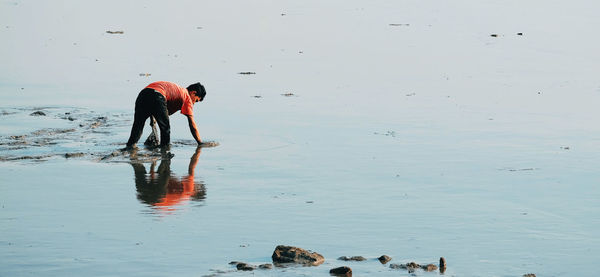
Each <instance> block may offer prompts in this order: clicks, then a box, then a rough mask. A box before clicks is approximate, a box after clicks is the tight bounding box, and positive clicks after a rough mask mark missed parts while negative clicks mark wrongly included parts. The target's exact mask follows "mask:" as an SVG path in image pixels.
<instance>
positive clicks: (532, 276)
mask: <svg viewBox="0 0 600 277" xmlns="http://www.w3.org/2000/svg"><path fill="white" fill-rule="evenodd" d="M523 277H535V274H533V273H527V274H524V275H523Z"/></svg>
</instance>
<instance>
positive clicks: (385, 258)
mask: <svg viewBox="0 0 600 277" xmlns="http://www.w3.org/2000/svg"><path fill="white" fill-rule="evenodd" d="M377 259H378V260H379V262H381V263H382V264H387V263H388V262H389V261H391V260H392V257H390V256H388V255H382V256H381V257H379V258H377Z"/></svg>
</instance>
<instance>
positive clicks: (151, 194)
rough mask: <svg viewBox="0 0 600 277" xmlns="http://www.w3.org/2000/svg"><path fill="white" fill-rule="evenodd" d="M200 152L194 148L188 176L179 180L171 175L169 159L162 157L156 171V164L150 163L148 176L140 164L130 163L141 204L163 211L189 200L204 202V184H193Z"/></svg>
mask: <svg viewBox="0 0 600 277" xmlns="http://www.w3.org/2000/svg"><path fill="white" fill-rule="evenodd" d="M200 152H201V148H200V147H198V148H196V152H195V153H194V155H193V156H192V158H191V159H190V165H189V167H188V175H187V176H184V177H181V179H179V178H177V177H176V176H173V174H171V160H170V158H165V157H163V159H162V160H161V161H160V165H159V166H158V169H156V170H155V166H156V162H152V165H151V166H150V173H149V175H148V176H147V175H146V168H145V167H144V165H143V164H142V163H141V162H139V161H132V162H131V166H132V167H133V171H134V173H135V187H136V189H137V192H138V199H139V200H140V201H142V202H143V203H146V204H149V205H152V206H155V207H162V208H164V209H172V208H171V207H172V206H174V205H177V204H179V203H182V202H185V201H188V200H190V199H192V200H204V199H205V198H206V190H205V188H204V184H201V183H198V184H196V183H194V169H195V168H196V164H197V163H198V157H199V156H200Z"/></svg>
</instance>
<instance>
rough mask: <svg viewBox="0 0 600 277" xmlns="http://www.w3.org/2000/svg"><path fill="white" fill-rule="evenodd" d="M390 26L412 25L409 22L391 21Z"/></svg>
mask: <svg viewBox="0 0 600 277" xmlns="http://www.w3.org/2000/svg"><path fill="white" fill-rule="evenodd" d="M390 26H394V27H398V26H410V24H408V23H390Z"/></svg>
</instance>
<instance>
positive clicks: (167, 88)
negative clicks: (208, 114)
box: [127, 81, 206, 148]
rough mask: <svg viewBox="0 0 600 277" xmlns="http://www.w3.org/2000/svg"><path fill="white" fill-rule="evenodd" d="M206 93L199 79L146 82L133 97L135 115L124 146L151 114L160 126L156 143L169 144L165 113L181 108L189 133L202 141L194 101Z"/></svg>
mask: <svg viewBox="0 0 600 277" xmlns="http://www.w3.org/2000/svg"><path fill="white" fill-rule="evenodd" d="M205 96H206V89H204V86H202V85H201V84H200V83H195V84H191V85H189V86H188V87H187V88H182V87H180V86H178V85H177V84H175V83H171V82H165V81H159V82H154V83H151V84H149V85H148V86H147V87H146V88H144V89H143V90H142V91H141V92H140V93H139V94H138V97H137V99H136V100H135V116H134V121H133V126H132V127H131V135H130V136H129V140H128V141H127V148H132V147H133V146H134V145H135V144H136V143H137V142H138V140H140V137H141V136H142V131H143V129H144V123H145V122H146V119H148V117H150V116H153V117H154V119H156V122H157V123H158V127H159V128H160V146H161V147H164V146H169V144H170V142H171V126H170V124H169V116H170V115H172V114H174V113H175V112H177V111H179V110H181V113H182V114H183V115H185V116H187V119H188V125H189V126H190V132H191V133H192V136H193V137H194V139H195V140H196V142H198V144H201V143H202V140H201V139H200V134H199V133H198V128H197V127H196V122H194V115H193V114H194V109H193V108H194V103H196V102H201V101H202V100H204V97H205Z"/></svg>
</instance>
